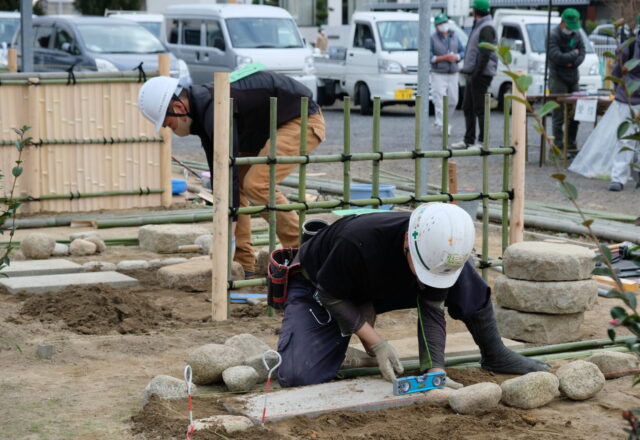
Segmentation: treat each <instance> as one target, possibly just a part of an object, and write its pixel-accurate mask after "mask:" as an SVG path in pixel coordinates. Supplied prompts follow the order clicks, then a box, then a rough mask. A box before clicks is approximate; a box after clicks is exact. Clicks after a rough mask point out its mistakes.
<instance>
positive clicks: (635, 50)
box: [611, 34, 640, 105]
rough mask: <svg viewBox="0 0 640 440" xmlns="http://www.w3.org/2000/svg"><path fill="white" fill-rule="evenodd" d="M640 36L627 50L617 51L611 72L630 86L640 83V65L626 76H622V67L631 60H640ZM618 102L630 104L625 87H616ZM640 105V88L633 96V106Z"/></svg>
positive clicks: (637, 36) (639, 35)
mask: <svg viewBox="0 0 640 440" xmlns="http://www.w3.org/2000/svg"><path fill="white" fill-rule="evenodd" d="M638 38H640V34H638V35H636V41H635V43H633V44H631V45H629V46H627V47H626V48H625V49H623V50H620V48H618V50H617V51H616V62H615V64H614V65H613V70H612V71H611V75H612V76H614V77H616V78H621V79H624V82H625V83H626V84H627V85H629V84H630V83H631V82H632V81H640V65H638V66H636V67H635V68H634V69H632V70H629V71H628V72H627V73H626V74H624V75H622V66H624V64H625V63H626V62H627V61H629V60H631V59H640V40H638ZM616 101H619V102H622V103H625V104H627V103H629V97H628V96H627V94H626V93H625V91H624V87H622V86H621V85H619V84H618V85H616ZM638 104H640V88H639V89H637V90H636V91H635V92H634V93H633V94H632V95H631V105H638Z"/></svg>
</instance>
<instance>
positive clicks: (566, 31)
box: [562, 29, 573, 35]
mask: <svg viewBox="0 0 640 440" xmlns="http://www.w3.org/2000/svg"><path fill="white" fill-rule="evenodd" d="M562 32H564V34H565V35H571V34H572V33H573V31H572V30H571V29H562Z"/></svg>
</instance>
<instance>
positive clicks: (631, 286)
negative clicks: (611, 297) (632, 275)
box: [592, 275, 638, 292]
mask: <svg viewBox="0 0 640 440" xmlns="http://www.w3.org/2000/svg"><path fill="white" fill-rule="evenodd" d="M592 278H593V280H594V281H596V282H597V283H598V284H601V285H603V287H605V286H606V287H614V288H616V289H617V288H618V285H617V284H616V282H615V281H614V280H613V278H611V277H608V276H606V275H594V276H593V277H592ZM620 281H621V282H622V287H624V290H625V292H638V281H637V280H627V279H624V278H621V279H620Z"/></svg>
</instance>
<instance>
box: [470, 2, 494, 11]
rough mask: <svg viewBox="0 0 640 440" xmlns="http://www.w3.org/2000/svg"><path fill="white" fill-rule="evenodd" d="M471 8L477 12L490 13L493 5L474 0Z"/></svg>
mask: <svg viewBox="0 0 640 440" xmlns="http://www.w3.org/2000/svg"><path fill="white" fill-rule="evenodd" d="M469 7H470V8H471V9H475V10H476V11H480V12H489V9H490V8H491V5H490V4H489V0H473V1H472V2H471V4H470V5H469Z"/></svg>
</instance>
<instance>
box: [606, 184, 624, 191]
mask: <svg viewBox="0 0 640 440" xmlns="http://www.w3.org/2000/svg"><path fill="white" fill-rule="evenodd" d="M623 189H624V185H623V184H622V183H620V182H611V183H610V184H609V191H615V192H618V191H622V190H623Z"/></svg>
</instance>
